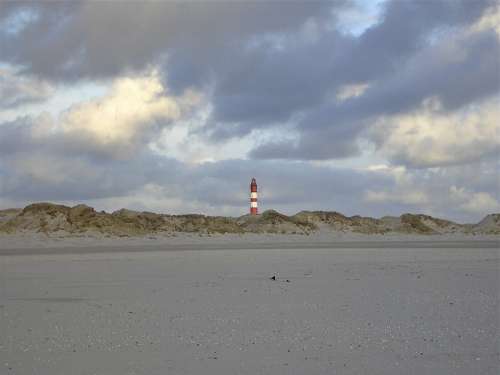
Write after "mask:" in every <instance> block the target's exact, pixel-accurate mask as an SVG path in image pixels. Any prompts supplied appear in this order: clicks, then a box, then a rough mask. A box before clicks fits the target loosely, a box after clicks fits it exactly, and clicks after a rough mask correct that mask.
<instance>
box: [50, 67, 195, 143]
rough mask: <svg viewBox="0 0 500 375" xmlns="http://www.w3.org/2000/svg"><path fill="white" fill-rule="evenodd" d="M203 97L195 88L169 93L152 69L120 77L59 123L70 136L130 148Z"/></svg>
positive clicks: (62, 116)
mask: <svg viewBox="0 0 500 375" xmlns="http://www.w3.org/2000/svg"><path fill="white" fill-rule="evenodd" d="M200 100H201V98H200V96H199V95H198V94H196V93H194V92H192V91H188V92H186V93H185V94H184V95H182V96H180V97H174V96H169V95H168V93H167V92H166V90H165V88H164V86H163V85H162V83H161V80H160V76H159V74H158V73H157V72H155V71H153V72H151V73H149V74H146V75H143V76H138V77H124V78H120V79H117V80H116V81H115V82H114V84H113V86H112V88H111V90H110V92H109V93H108V94H107V95H106V96H104V97H101V98H97V99H93V100H90V101H87V102H84V103H81V104H77V105H75V106H73V107H71V108H70V109H69V110H68V111H66V112H64V113H63V114H61V116H60V117H59V122H58V124H57V127H58V129H60V131H61V132H62V133H63V134H65V135H66V136H68V137H75V136H78V135H83V136H86V137H89V138H90V140H91V141H93V142H95V143H97V145H99V146H102V147H111V148H112V149H114V148H116V149H117V150H118V152H119V153H121V152H128V151H130V148H131V147H132V148H133V147H134V146H136V145H137V143H140V142H142V141H143V140H144V139H143V137H145V134H146V133H147V132H148V131H149V130H151V129H154V128H155V127H161V126H163V125H165V124H169V123H172V122H174V121H178V120H180V119H181V118H182V116H183V115H185V114H186V113H187V112H188V111H190V110H191V109H192V108H193V106H195V105H196V104H197V103H199V101H200Z"/></svg>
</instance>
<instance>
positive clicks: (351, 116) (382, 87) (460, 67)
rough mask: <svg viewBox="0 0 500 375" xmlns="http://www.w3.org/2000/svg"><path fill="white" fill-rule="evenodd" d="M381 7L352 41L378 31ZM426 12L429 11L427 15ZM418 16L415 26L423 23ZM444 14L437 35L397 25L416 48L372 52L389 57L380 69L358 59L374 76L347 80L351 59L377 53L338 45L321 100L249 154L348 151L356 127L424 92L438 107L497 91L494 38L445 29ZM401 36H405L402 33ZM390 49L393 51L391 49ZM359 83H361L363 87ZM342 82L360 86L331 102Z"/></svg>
mask: <svg viewBox="0 0 500 375" xmlns="http://www.w3.org/2000/svg"><path fill="white" fill-rule="evenodd" d="M402 3H403V2H402ZM436 3H437V2H436ZM425 4H428V3H425ZM433 4H434V2H433ZM453 4H455V2H453ZM457 4H458V3H457ZM396 8H397V7H396ZM426 11H428V10H426ZM389 13H390V10H387V15H386V18H385V20H384V21H383V22H382V23H381V24H380V25H379V26H376V27H374V28H372V29H368V30H366V31H365V33H364V34H362V35H361V36H360V37H359V40H358V42H360V41H362V40H365V39H366V40H369V39H372V37H369V35H370V34H371V33H375V34H378V33H380V32H382V31H380V30H385V29H386V28H387V27H388V26H387V25H386V24H385V22H389V21H390V20H392V16H391V17H390V16H389ZM424 13H425V12H424ZM458 13H460V12H458ZM451 14H455V13H454V12H452V13H451ZM400 16H403V15H402V14H400ZM421 16H422V17H423V15H421ZM428 16H429V17H431V15H430V14H428ZM408 17H410V16H409V15H408ZM412 17H413V13H412ZM452 18H453V17H452ZM402 19H406V18H405V17H402ZM420 21H421V22H422V25H425V24H426V22H428V21H425V20H420ZM448 21H449V22H450V24H446V22H443V23H442V24H441V27H442V28H444V30H446V31H443V32H442V34H439V33H437V32H436V31H435V33H434V34H433V33H431V31H432V30H434V29H433V28H430V29H422V30H420V31H419V32H418V33H417V32H416V31H415V30H414V33H410V34H408V35H406V34H404V32H403V35H402V36H401V37H402V38H404V37H410V35H411V36H412V37H413V38H417V39H418V40H419V41H420V42H419V44H418V45H419V47H420V48H419V49H418V50H417V49H415V50H411V51H406V50H405V49H404V48H403V46H401V48H402V50H401V51H397V54H396V52H395V51H393V50H391V49H389V50H388V55H387V56H384V57H380V58H381V59H382V58H383V59H388V58H390V59H391V61H387V60H386V61H385V63H384V66H385V70H382V68H380V70H373V71H372V68H373V67H371V66H366V70H367V71H368V72H370V71H372V72H373V74H374V75H373V76H370V77H368V76H367V75H366V74H365V73H363V74H361V73H359V74H356V75H355V76H356V77H357V81H355V82H354V83H349V81H348V75H350V74H352V73H353V71H355V70H356V69H357V68H356V64H362V63H361V62H358V60H360V61H362V62H364V63H365V64H369V63H370V64H371V63H375V64H376V63H377V58H376V56H371V55H370V54H369V50H365V51H364V52H365V53H366V56H364V57H363V56H358V58H355V56H356V55H355V53H354V52H353V50H350V48H349V47H348V46H347V47H345V46H344V49H345V50H346V52H345V54H343V55H342V56H341V58H339V59H338V60H339V61H336V60H335V59H333V60H332V61H333V62H332V64H331V70H330V72H331V76H340V77H342V78H338V79H337V81H336V82H332V80H331V79H330V81H328V78H325V79H324V82H329V83H328V84H327V89H326V90H325V89H323V87H324V85H325V84H324V82H323V85H320V86H319V92H322V93H323V94H322V96H321V99H322V100H320V101H319V102H318V101H316V103H318V105H313V106H310V107H309V108H304V109H303V110H302V112H300V115H296V116H295V118H296V121H295V127H294V129H295V131H296V132H298V133H299V139H298V140H294V141H293V142H288V144H286V145H284V144H282V143H276V142H271V143H270V144H268V145H266V144H261V145H258V146H257V147H256V149H255V150H253V151H251V153H250V155H251V156H252V157H255V158H266V157H269V156H272V157H273V158H282V159H332V158H342V157H351V156H355V155H358V154H359V153H360V151H359V150H358V149H357V148H358V145H357V141H358V140H359V139H360V138H362V137H363V133H364V131H365V130H366V129H367V128H369V127H370V126H371V125H372V124H374V123H375V122H377V121H378V120H379V118H381V117H387V116H396V115H402V114H405V113H411V112H412V111H414V110H416V109H418V108H420V107H421V106H422V104H423V103H424V102H425V101H428V100H430V99H432V98H436V99H437V100H439V102H440V103H441V106H442V110H443V111H455V110H458V109H460V108H462V107H464V106H468V105H479V103H480V102H481V101H483V100H486V99H487V98H491V97H493V96H495V95H497V94H498V92H499V87H500V76H499V75H498V69H499V65H498V58H497V56H498V55H499V54H500V39H499V38H498V36H497V35H496V33H495V32H493V31H492V30H491V29H487V28H484V29H482V30H476V31H472V30H471V28H470V25H467V26H462V27H458V26H457V27H458V28H457V27H455V28H453V29H446V28H445V26H448V27H451V24H452V20H448ZM391 22H392V21H391ZM394 22H395V21H394ZM429 22H430V21H429ZM419 25H420V24H419ZM410 26H411V25H409V26H408V27H410ZM401 27H403V26H401ZM419 27H420V26H419ZM436 27H437V26H436ZM403 28H404V27H403ZM451 30H453V31H451ZM395 33H396V32H395ZM424 36H425V37H426V38H427V39H428V38H431V36H433V38H431V40H430V41H428V40H427V39H426V38H424ZM373 38H375V37H373ZM387 38H389V35H387ZM375 40H377V41H378V40H379V39H377V38H375ZM389 40H390V39H388V41H389ZM388 41H387V42H388ZM380 42H381V41H380ZM408 42H409V43H410V41H409V40H408ZM374 43H375V42H374ZM412 43H416V42H415V41H412V42H411V43H410V44H412ZM379 47H380V49H381V50H382V51H383V50H384V46H382V45H381V46H378V45H376V44H375V45H372V48H379ZM387 48H389V47H387ZM391 48H392V47H391ZM377 51H378V50H377ZM391 51H392V52H394V54H392V55H391ZM405 51H406V52H405ZM377 53H378V52H377ZM344 59H347V60H349V62H350V63H352V64H351V65H347V64H348V63H347V62H345V63H344V62H343V60H344ZM396 63H397V64H396ZM337 68H338V73H337V70H336V69H337ZM340 68H342V70H340ZM363 71H364V70H363ZM335 73H337V75H336V74H335ZM456 77H461V78H460V79H456ZM353 78H354V76H353ZM291 81H292V82H293V80H291ZM365 85H368V86H366V88H364V86H365ZM346 87H347V88H349V87H363V88H364V89H363V90H361V89H360V91H359V95H350V97H349V98H347V97H346V98H345V99H344V100H340V101H339V100H338V97H336V96H335V95H338V94H339V93H341V94H342V93H343V90H345V89H346ZM329 90H330V91H331V90H333V93H332V94H334V95H330V94H328V95H327V93H329ZM285 96H286V94H285ZM242 105H243V104H242ZM268 124H269V123H268ZM218 126H219V127H221V126H222V125H220V124H219V125H218ZM270 126H272V125H270ZM249 129H251V127H248V126H245V127H244V128H241V129H238V128H237V130H238V131H239V134H241V133H242V132H243V131H245V132H248V131H249Z"/></svg>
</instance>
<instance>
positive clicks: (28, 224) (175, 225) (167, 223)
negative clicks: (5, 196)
mask: <svg viewBox="0 0 500 375" xmlns="http://www.w3.org/2000/svg"><path fill="white" fill-rule="evenodd" d="M0 232H4V233H23V232H41V233H46V234H51V233H62V234H69V235H81V234H84V235H85V234H92V233H100V234H105V235H111V236H143V235H151V234H160V233H161V234H173V233H176V232H185V233H199V234H202V235H211V234H226V233H233V234H244V233H270V234H302V235H308V234H311V233H315V232H335V233H362V234H389V233H404V234H425V235H434V234H446V233H463V234H500V214H491V215H488V216H486V217H485V218H484V219H483V220H481V221H480V222H479V223H477V224H457V223H454V222H452V221H448V220H443V219H438V218H434V217H432V216H428V215H422V214H419V215H415V214H409V213H408V214H404V215H401V216H400V217H383V218H381V219H375V218H371V217H362V216H351V217H348V216H345V215H343V214H341V213H338V212H334V211H332V212H330V211H301V212H299V213H297V214H295V215H292V216H287V215H284V214H281V213H279V212H277V211H274V210H268V211H265V212H263V213H262V214H261V215H244V216H241V217H238V218H233V217H223V216H205V215H196V214H190V215H165V214H156V213H152V212H137V211H131V210H126V209H121V210H118V211H115V212H113V213H107V212H104V211H101V212H97V211H95V210H94V209H93V208H92V207H89V206H86V205H83V204H80V205H77V206H74V207H67V206H63V205H57V204H52V203H35V204H31V205H29V206H26V207H25V208H24V209H22V210H20V209H8V210H3V211H0Z"/></svg>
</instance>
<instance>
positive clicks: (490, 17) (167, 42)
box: [0, 0, 500, 222]
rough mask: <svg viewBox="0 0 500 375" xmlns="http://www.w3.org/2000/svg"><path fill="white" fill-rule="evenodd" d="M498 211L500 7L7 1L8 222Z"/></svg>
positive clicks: (1, 126) (3, 177) (0, 180)
mask: <svg viewBox="0 0 500 375" xmlns="http://www.w3.org/2000/svg"><path fill="white" fill-rule="evenodd" d="M252 177H255V178H256V179H257V182H258V184H259V208H260V210H261V211H262V210H266V209H275V210H278V211H280V212H283V213H286V214H293V213H296V212H298V211H301V210H325V211H338V212H342V213H344V214H346V215H355V214H359V215H362V216H375V217H381V216H385V215H400V214H403V213H406V212H412V213H424V214H428V215H433V216H438V217H443V218H448V219H452V220H455V221H458V222H477V221H479V220H481V219H482V218H483V217H484V216H485V215H487V214H489V213H494V212H500V6H499V3H498V2H496V1H493V0H491V1H490V0H484V1H483V0H474V1H470V0H431V1H424V0H418V1H404V0H395V1H394V0H387V1H368V0H366V1H363V0H357V1H343V0H338V1H307V2H306V1H304V2H301V1H293V2H292V1H258V2H257V1H250V2H248V1H247V2H243V1H241V2H240V1H227V2H225V1H197V2H188V1H183V2H159V1H155V2H120V3H118V2H112V1H109V2H87V1H70V2H62V1H60V2H23V1H12V2H10V1H2V2H0V209H1V208H7V207H23V206H25V205H27V204H29V203H32V202H39V201H49V202H55V203H62V204H67V205H74V204H78V203H85V204H88V205H91V206H93V207H95V208H96V209H99V210H106V211H113V210H116V209H120V208H122V207H124V208H129V209H134V210H147V211H153V212H164V213H202V214H208V215H230V216H239V215H243V214H246V213H247V212H248V206H249V183H250V180H251V178H252Z"/></svg>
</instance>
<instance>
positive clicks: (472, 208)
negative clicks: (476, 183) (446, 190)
mask: <svg viewBox="0 0 500 375" xmlns="http://www.w3.org/2000/svg"><path fill="white" fill-rule="evenodd" d="M450 198H451V200H452V201H454V202H455V203H457V204H459V206H460V207H461V208H462V209H463V210H464V211H467V212H470V213H481V214H482V213H485V212H488V213H494V212H498V211H499V210H500V203H499V201H498V200H497V199H496V198H495V197H493V196H492V195H491V194H489V193H487V192H483V191H480V192H473V191H469V190H467V189H466V188H464V187H460V188H458V187H456V186H454V185H453V186H451V187H450Z"/></svg>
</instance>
